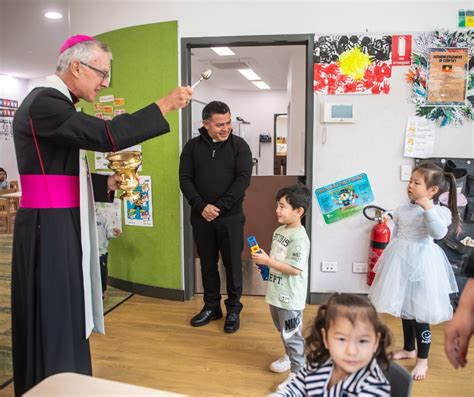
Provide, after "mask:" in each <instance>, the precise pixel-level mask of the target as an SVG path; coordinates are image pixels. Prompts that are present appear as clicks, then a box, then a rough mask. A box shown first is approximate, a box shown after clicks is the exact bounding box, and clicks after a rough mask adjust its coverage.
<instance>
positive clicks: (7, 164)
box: [0, 75, 28, 181]
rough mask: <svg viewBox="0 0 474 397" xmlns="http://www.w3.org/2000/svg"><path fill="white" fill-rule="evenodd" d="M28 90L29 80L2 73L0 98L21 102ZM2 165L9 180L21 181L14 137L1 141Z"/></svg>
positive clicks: (0, 160)
mask: <svg viewBox="0 0 474 397" xmlns="http://www.w3.org/2000/svg"><path fill="white" fill-rule="evenodd" d="M27 92H28V91H27V80H24V79H19V78H16V77H11V76H5V75H0V98H6V99H13V100H15V101H18V103H19V104H20V103H21V101H23V99H24V98H25V96H26V94H27ZM0 167H2V168H4V169H5V170H6V171H7V174H8V180H9V181H14V180H17V181H19V175H18V166H17V163H16V156H15V146H14V145H13V139H10V140H8V141H0Z"/></svg>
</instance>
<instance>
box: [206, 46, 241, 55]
mask: <svg viewBox="0 0 474 397" xmlns="http://www.w3.org/2000/svg"><path fill="white" fill-rule="evenodd" d="M211 50H212V51H214V52H215V53H216V54H217V55H220V56H221V57H225V56H229V55H235V52H234V51H232V50H231V49H230V48H229V47H211Z"/></svg>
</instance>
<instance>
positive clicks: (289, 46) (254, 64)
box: [181, 34, 314, 299]
mask: <svg viewBox="0 0 474 397" xmlns="http://www.w3.org/2000/svg"><path fill="white" fill-rule="evenodd" d="M313 42H314V35H309V34H308V35H277V36H238V37H203V38H183V39H182V41H181V60H182V68H181V71H182V78H181V80H182V83H183V85H186V84H190V85H191V84H192V83H194V82H195V81H197V80H198V79H199V77H200V75H201V72H202V71H203V70H205V69H211V70H212V71H213V74H212V76H211V79H210V80H209V81H202V82H201V83H200V85H199V86H197V87H196V88H195V91H194V98H193V100H192V101H191V106H190V107H188V108H186V109H184V110H183V111H182V142H183V145H184V143H185V142H187V141H188V140H189V139H190V138H192V137H193V136H195V135H196V133H197V128H198V127H199V124H200V117H199V116H200V110H202V108H203V106H205V104H206V103H207V102H209V101H211V100H221V101H223V102H227V103H228V104H229V105H230V108H231V112H232V121H233V128H234V133H237V134H239V135H240V136H241V137H243V138H244V139H245V140H246V141H247V143H248V144H249V146H250V147H251V150H252V156H253V157H254V169H253V174H252V182H251V185H250V187H249V189H248V190H247V192H246V198H245V201H244V211H245V214H246V219H247V221H246V226H245V231H244V233H245V236H247V235H250V234H253V235H256V236H257V238H258V240H259V243H260V245H261V246H262V247H264V248H266V249H269V246H270V243H271V236H272V232H273V230H274V229H275V228H276V227H277V226H278V224H277V221H276V217H275V213H274V208H275V205H274V201H275V199H274V197H275V193H276V191H277V190H278V189H279V188H281V187H283V186H285V185H288V184H291V183H296V182H297V181H300V182H302V183H304V184H306V185H307V186H308V187H310V188H311V187H312V154H313V153H312V151H313V150H312V147H313V145H312V136H313V58H312V52H313ZM211 47H228V48H229V49H231V50H233V51H234V52H235V56H234V57H233V58H227V57H219V56H217V55H216V54H214V55H212V54H213V52H212V51H211ZM279 49H281V51H278V50H279ZM282 53H286V54H299V55H291V60H290V65H289V67H288V68H287V70H286V71H285V76H284V78H285V81H284V82H283V83H284V87H282V83H281V79H280V80H278V76H277V74H278V72H281V70H280V69H281V67H276V66H275V65H279V66H281V63H282V62H283V61H284V58H282ZM272 57H274V58H272ZM266 62H269V63H266ZM265 63H266V66H264V67H262V64H265ZM247 68H249V69H255V70H257V72H258V73H260V74H261V76H259V78H261V80H265V83H267V85H268V86H269V89H270V90H275V91H276V90H278V89H279V90H280V91H284V92H285V94H284V95H283V94H282V93H280V97H282V95H283V96H284V98H283V102H281V101H280V102H278V100H277V99H275V98H277V97H278V95H274V96H268V95H267V96H265V95H266V94H264V93H262V92H261V91H257V93H256V94H255V95H259V98H267V99H266V100H253V99H252V100H251V101H253V102H252V103H251V104H249V100H248V99H247V98H248V97H245V98H244V97H243V93H242V91H250V90H251V89H250V88H248V87H252V89H254V90H256V88H255V87H253V85H252V81H246V80H243V79H242V76H240V74H239V73H238V69H247ZM258 73H257V74H258ZM280 74H281V73H280ZM280 77H281V76H280ZM213 81H214V82H215V83H217V84H218V85H216V84H214V85H211V82H213ZM206 84H207V88H206ZM211 86H212V89H210V87H211ZM255 86H256V84H255ZM272 86H273V87H279V88H277V89H275V88H272ZM242 87H243V88H242ZM288 87H289V88H288ZM226 90H227V91H228V92H230V91H232V99H231V100H226V99H225V97H226ZM267 90H268V89H267ZM291 91H292V92H291ZM228 92H227V93H228ZM267 92H268V91H267ZM296 93H299V94H296ZM292 94H293V96H291V95H292ZM268 98H270V99H268ZM272 101H276V102H278V103H279V104H280V105H279V106H277V107H275V108H274V109H272V107H271V106H266V108H264V106H263V104H265V105H269V103H268V102H272ZM272 103H273V102H272ZM241 104H246V105H248V106H251V107H252V110H253V112H250V111H245V109H244V107H243V106H241ZM270 110H271V114H270V115H268V117H267V116H266V115H265V114H264V112H268V111H270ZM275 114H286V115H287V117H286V120H285V122H286V123H287V131H288V138H287V148H286V149H287V156H286V157H285V174H284V175H282V174H279V175H275V173H274V158H275V145H276V141H277V136H276V134H275V129H274V122H275V120H274V116H275ZM262 119H265V120H267V121H268V120H269V123H270V124H269V126H268V127H266V126H264V125H263V124H261V121H262ZM282 120H283V118H282V119H281V121H280V122H283V121H282ZM291 123H293V124H291ZM292 131H293V135H292ZM294 131H299V135H297V134H296V133H295V132H294ZM268 153H270V155H269V154H268ZM189 217H190V208H189V206H188V204H187V202H186V201H185V200H184V202H183V235H184V281H185V298H186V299H190V298H191V297H192V296H193V295H194V294H195V293H196V292H201V290H200V288H202V284H201V282H200V271H199V259H198V258H197V254H196V252H195V250H194V243H193V238H192V229H191V226H190V223H189ZM310 220H311V218H310V216H309V214H308V216H306V217H305V227H306V229H307V232H308V235H309V236H310V235H311V225H310ZM242 260H243V273H244V294H246V295H263V294H264V292H265V289H266V285H265V284H264V283H262V282H261V281H260V280H259V277H257V276H258V273H257V272H255V271H254V270H253V265H252V263H251V261H250V254H249V250H247V249H244V251H243V253H242ZM222 274H225V273H222ZM308 279H310V278H308ZM222 281H223V282H225V277H223V278H222ZM222 287H223V290H225V284H223V285H222Z"/></svg>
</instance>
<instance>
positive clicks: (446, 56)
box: [425, 47, 469, 106]
mask: <svg viewBox="0 0 474 397" xmlns="http://www.w3.org/2000/svg"><path fill="white" fill-rule="evenodd" d="M468 62H469V51H468V49H467V48H454V47H448V48H431V49H430V50H429V57H428V76H427V81H426V92H427V96H426V103H425V106H466V93H467V79H468Z"/></svg>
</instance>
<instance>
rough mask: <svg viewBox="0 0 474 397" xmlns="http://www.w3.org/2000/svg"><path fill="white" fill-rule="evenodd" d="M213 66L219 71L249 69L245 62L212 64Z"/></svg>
mask: <svg viewBox="0 0 474 397" xmlns="http://www.w3.org/2000/svg"><path fill="white" fill-rule="evenodd" d="M211 65H212V66H214V67H215V68H217V69H248V68H249V65H248V64H247V63H245V62H211Z"/></svg>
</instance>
